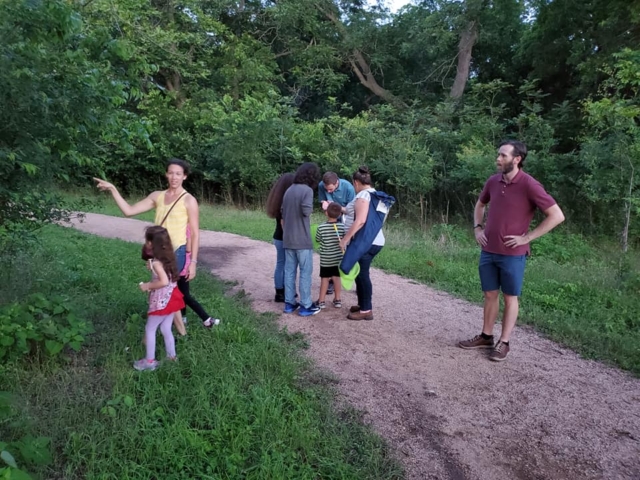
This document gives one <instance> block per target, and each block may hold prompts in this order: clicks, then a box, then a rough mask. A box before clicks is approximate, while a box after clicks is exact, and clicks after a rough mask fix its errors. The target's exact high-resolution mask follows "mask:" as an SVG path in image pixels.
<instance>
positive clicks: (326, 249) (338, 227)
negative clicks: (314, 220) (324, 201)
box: [316, 202, 345, 308]
mask: <svg viewBox="0 0 640 480" xmlns="http://www.w3.org/2000/svg"><path fill="white" fill-rule="evenodd" d="M325 215H326V216H327V221H326V222H325V223H323V224H321V225H318V231H317V232H316V242H318V244H319V245H320V279H321V281H320V295H319V297H318V301H317V303H316V305H317V306H318V307H320V308H325V306H326V304H325V295H326V293H327V287H328V286H329V280H331V279H333V284H334V286H335V293H334V297H333V306H334V307H336V308H340V307H342V300H341V299H340V293H341V291H342V288H341V284H340V271H339V270H338V267H339V266H340V262H341V261H342V255H343V254H344V252H343V251H342V249H341V248H340V239H341V238H342V237H344V234H345V229H344V224H343V223H342V222H339V221H338V218H340V216H341V215H342V207H341V206H340V204H338V203H335V202H332V203H330V204H329V206H328V207H327V209H326V210H325Z"/></svg>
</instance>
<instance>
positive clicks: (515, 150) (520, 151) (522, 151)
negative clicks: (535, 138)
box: [498, 140, 527, 168]
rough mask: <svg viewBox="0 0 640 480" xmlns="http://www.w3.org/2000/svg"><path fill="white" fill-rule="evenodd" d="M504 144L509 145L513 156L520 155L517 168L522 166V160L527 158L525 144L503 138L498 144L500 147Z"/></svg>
mask: <svg viewBox="0 0 640 480" xmlns="http://www.w3.org/2000/svg"><path fill="white" fill-rule="evenodd" d="M505 145H511V152H512V154H513V156H514V157H520V163H518V168H522V167H523V166H524V160H525V159H526V158H527V146H526V145H525V144H524V143H522V142H519V141H518V140H505V141H504V142H502V143H501V144H500V147H503V146H505ZM498 148H499V147H498Z"/></svg>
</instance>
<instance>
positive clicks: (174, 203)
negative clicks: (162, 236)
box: [160, 192, 187, 226]
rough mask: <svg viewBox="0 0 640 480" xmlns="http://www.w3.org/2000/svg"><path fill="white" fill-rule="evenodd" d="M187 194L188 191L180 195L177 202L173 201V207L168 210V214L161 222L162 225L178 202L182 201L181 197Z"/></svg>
mask: <svg viewBox="0 0 640 480" xmlns="http://www.w3.org/2000/svg"><path fill="white" fill-rule="evenodd" d="M186 194H187V192H184V193H183V194H182V195H180V196H179V197H178V198H177V199H176V201H175V202H173V203H172V204H171V208H170V209H169V211H168V212H167V214H166V215H165V216H164V218H163V219H162V221H161V222H160V226H162V224H163V223H164V221H165V220H166V219H167V217H168V216H169V214H170V213H171V210H173V207H175V206H176V203H178V202H179V201H180V199H181V198H182V197H184V196H185V195H186Z"/></svg>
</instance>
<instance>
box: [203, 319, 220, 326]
mask: <svg viewBox="0 0 640 480" xmlns="http://www.w3.org/2000/svg"><path fill="white" fill-rule="evenodd" d="M219 324H220V319H219V318H213V317H209V318H207V319H206V320H205V321H204V322H202V325H204V327H205V328H211V327H213V326H214V325H219Z"/></svg>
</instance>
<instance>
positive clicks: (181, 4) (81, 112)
mask: <svg viewBox="0 0 640 480" xmlns="http://www.w3.org/2000/svg"><path fill="white" fill-rule="evenodd" d="M0 19H1V20H0V81H2V84H3V86H4V88H3V89H2V91H1V92H0V109H1V111H2V112H3V118H2V123H1V124H0V125H1V126H0V168H1V169H2V172H1V173H2V180H1V181H0V234H1V235H7V234H9V233H10V232H11V231H12V229H14V228H17V226H20V225H22V226H24V225H25V224H28V225H38V224H39V222H41V221H44V220H46V219H49V218H50V216H51V212H52V207H55V206H56V200H55V199H54V198H53V197H51V196H50V195H49V194H47V193H46V192H47V191H48V187H49V186H51V184H52V183H58V184H59V183H68V184H71V185H74V184H82V183H85V184H87V183H88V179H89V178H90V176H92V175H103V176H106V177H108V178H109V179H110V180H112V181H114V182H115V183H116V184H117V185H119V186H120V187H122V188H123V189H124V190H125V191H128V192H133V191H142V190H148V189H150V188H156V187H158V186H159V185H160V182H161V175H162V171H163V165H164V160H166V159H167V158H168V157H173V156H176V157H180V158H185V159H186V160H188V161H190V162H191V163H192V164H193V165H194V167H195V170H196V174H195V175H194V176H193V177H194V178H193V179H192V181H193V182H195V183H194V184H193V185H194V187H192V188H196V187H197V190H198V193H199V194H203V195H205V196H207V197H209V198H213V197H217V198H221V199H224V200H225V201H229V202H236V203H252V202H259V201H261V200H262V199H264V197H265V195H266V192H267V191H268V188H269V186H270V184H271V182H272V181H273V180H274V179H275V178H276V177H277V176H278V175H279V174H280V173H282V172H285V171H292V170H293V169H294V168H295V167H296V166H297V165H298V164H299V163H300V162H302V161H306V160H311V161H316V162H318V164H319V165H320V166H321V168H323V169H324V170H333V171H336V172H337V173H339V174H340V175H342V176H347V175H349V174H350V173H351V172H352V171H353V170H354V169H355V167H356V166H357V165H358V164H363V163H364V164H368V165H369V166H370V167H371V169H372V171H373V172H374V178H375V181H376V184H377V185H379V186H380V187H381V188H384V189H385V190H387V191H389V192H390V193H393V194H394V195H396V196H397V197H398V200H399V202H398V205H399V207H400V208H399V212H400V214H401V215H402V216H404V217H409V218H413V219H419V220H420V221H427V220H428V219H429V218H430V217H435V218H443V217H444V218H446V219H448V218H449V217H451V216H458V215H459V216H461V217H464V218H469V215H470V212H471V207H472V205H473V202H474V201H475V197H476V195H477V193H478V192H479V190H480V189H481V187H482V184H483V182H484V180H485V179H486V178H487V176H488V175H489V174H491V173H492V172H493V171H494V157H495V148H496V145H497V144H498V142H499V141H500V140H501V139H503V138H506V137H512V138H518V139H520V140H523V141H525V142H526V143H527V145H528V147H529V149H530V157H529V158H528V159H527V169H528V170H529V171H530V172H531V173H532V174H533V175H534V176H535V177H537V178H538V179H539V180H540V181H542V182H543V184H544V185H545V186H546V187H547V189H548V190H549V191H550V193H552V195H554V197H556V199H557V200H558V202H559V203H560V204H561V206H562V207H563V209H564V210H565V212H566V213H567V215H568V218H569V220H570V221H571V223H572V224H573V225H574V227H575V228H579V229H581V230H583V231H586V232H599V233H605V234H608V235H622V237H623V238H624V239H625V240H624V241H623V244H624V246H625V248H626V246H627V245H628V244H629V241H633V240H634V239H638V237H639V236H640V224H639V222H638V213H640V212H639V209H640V190H639V188H638V187H639V184H640V181H639V180H638V179H639V177H640V176H639V169H640V155H639V154H640V134H639V132H640V130H639V129H640V115H639V109H640V99H639V97H638V90H639V88H640V51H639V50H638V47H637V46H638V45H640V5H639V4H638V3H637V2H629V1H627V0H609V1H605V0H580V1H578V0H422V1H419V2H415V3H413V4H410V5H407V6H405V7H403V8H402V9H401V10H400V11H399V12H398V13H395V14H391V13H390V12H389V11H388V10H387V9H386V8H385V7H384V6H383V5H369V4H367V3H365V2H362V1H360V0H341V1H337V0H336V1H334V0H277V1H275V0H266V1H252V0H239V1H227V0H183V1H177V0H144V1H143V0H119V1H118V2H115V1H113V0H13V1H9V0H0ZM53 211H54V212H55V209H54V210H53ZM25 219H26V220H25ZM629 239H631V240H629Z"/></svg>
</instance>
